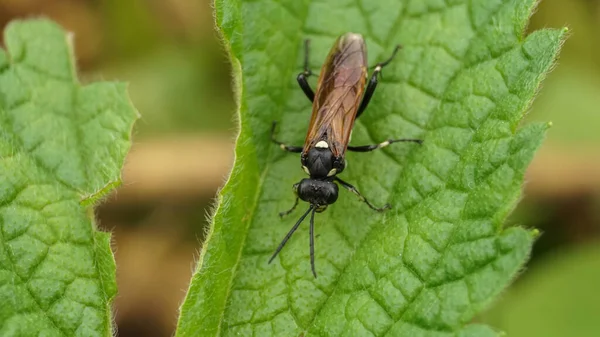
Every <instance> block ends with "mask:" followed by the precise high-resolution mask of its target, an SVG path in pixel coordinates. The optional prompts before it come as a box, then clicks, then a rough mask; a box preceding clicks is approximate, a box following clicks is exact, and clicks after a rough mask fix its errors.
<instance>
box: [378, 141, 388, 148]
mask: <svg viewBox="0 0 600 337" xmlns="http://www.w3.org/2000/svg"><path fill="white" fill-rule="evenodd" d="M388 145H390V141H389V140H386V141H385V142H383V143H380V144H379V145H378V146H377V147H378V148H382V147H386V146H388Z"/></svg>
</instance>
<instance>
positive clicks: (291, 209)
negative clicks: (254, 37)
mask: <svg viewBox="0 0 600 337" xmlns="http://www.w3.org/2000/svg"><path fill="white" fill-rule="evenodd" d="M296 206H298V197H296V202H294V206H292V208H290V209H288V210H287V211H284V212H279V216H280V217H282V218H283V217H284V216H286V215H288V214H290V213H292V212H293V211H294V210H295V209H296Z"/></svg>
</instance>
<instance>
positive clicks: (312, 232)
mask: <svg viewBox="0 0 600 337" xmlns="http://www.w3.org/2000/svg"><path fill="white" fill-rule="evenodd" d="M316 210H317V208H316V207H315V208H313V211H312V213H311V214H310V230H309V231H310V269H311V270H312V273H313V275H314V276H315V278H317V271H316V270H315V211H316Z"/></svg>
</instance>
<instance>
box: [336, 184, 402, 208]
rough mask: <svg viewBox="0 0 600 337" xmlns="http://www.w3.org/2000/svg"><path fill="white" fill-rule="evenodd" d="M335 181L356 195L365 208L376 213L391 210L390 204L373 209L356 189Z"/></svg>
mask: <svg viewBox="0 0 600 337" xmlns="http://www.w3.org/2000/svg"><path fill="white" fill-rule="evenodd" d="M335 180H336V181H337V182H338V183H340V184H341V185H342V186H344V187H345V188H346V189H347V190H348V191H350V192H352V193H354V194H356V195H357V196H358V197H359V198H360V201H362V202H364V203H365V204H367V206H369V207H370V208H371V209H372V210H374V211H377V212H383V211H385V210H386V209H390V208H392V206H390V204H385V205H383V207H375V206H373V204H371V203H370V202H369V200H367V198H365V197H364V196H363V195H362V194H360V192H359V191H358V190H357V189H356V187H354V186H352V185H350V184H348V183H347V182H345V181H343V180H342V179H340V178H338V177H335Z"/></svg>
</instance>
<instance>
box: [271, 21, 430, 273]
mask: <svg viewBox="0 0 600 337" xmlns="http://www.w3.org/2000/svg"><path fill="white" fill-rule="evenodd" d="M399 49H400V46H397V47H396V49H394V52H393V54H392V56H391V57H390V58H389V59H388V60H386V61H384V62H381V63H378V64H377V65H376V66H375V70H374V71H373V74H372V75H371V78H370V80H369V83H368V84H367V76H368V72H367V49H366V45H365V41H364V39H363V37H362V36H361V35H360V34H354V33H346V34H344V35H342V36H340V37H339V38H338V39H337V40H336V42H335V44H334V45H333V47H332V48H331V51H330V52H329V55H328V56H327V59H326V61H325V63H324V64H323V67H322V69H321V74H320V76H319V81H318V83H317V92H316V94H315V93H314V92H313V91H312V89H311V88H310V85H309V84H308V81H307V79H308V77H309V76H310V75H312V72H311V71H310V69H309V67H308V40H307V41H306V42H305V56H304V71H303V72H302V73H300V74H299V75H298V78H297V80H298V84H299V85H300V88H302V91H304V93H305V94H306V96H307V97H308V99H310V100H311V102H313V107H312V115H311V118H310V124H309V126H308V132H307V133H306V140H305V141H304V146H302V147H300V146H289V145H285V144H284V143H282V142H279V141H277V140H276V139H275V135H274V133H275V126H276V123H275V122H274V123H273V127H272V129H271V139H272V140H273V142H275V143H277V144H279V146H280V147H281V149H282V150H285V151H289V152H296V153H301V162H302V169H303V170H304V171H305V172H306V173H307V174H308V175H309V176H310V178H305V179H302V180H301V181H300V182H299V183H297V184H294V191H295V193H296V202H295V203H294V206H293V207H292V208H291V209H290V210H288V211H286V212H282V213H280V215H282V216H283V215H287V214H289V213H290V212H292V211H293V210H294V209H295V208H296V206H297V205H298V199H302V200H303V201H306V202H308V203H309V204H310V206H309V208H308V210H306V212H304V214H303V215H302V216H301V217H300V219H299V220H298V221H297V222H296V224H295V225H294V227H292V229H291V230H290V231H289V232H288V234H287V235H286V236H285V238H283V240H282V241H281V243H280V244H279V247H277V250H275V253H274V254H273V256H272V257H271V259H270V260H269V263H271V262H272V261H273V259H275V257H276V256H277V254H279V252H280V251H281V249H282V248H283V246H284V245H285V244H286V242H287V241H288V240H289V238H290V237H291V236H292V234H294V232H295V231H296V229H297V228H298V227H299V226H300V224H301V223H302V221H303V220H304V219H305V218H306V217H307V216H308V214H309V213H310V264H311V269H312V272H313V275H314V276H315V277H317V272H316V271H315V254H314V219H315V212H323V211H324V210H325V209H326V208H327V206H328V205H331V204H333V203H334V202H335V201H336V200H337V198H338V185H337V184H340V185H342V186H343V187H344V188H346V189H348V190H349V191H350V192H352V193H354V194H356V195H357V196H358V197H359V198H360V200H361V201H363V202H365V203H366V204H367V205H368V206H369V207H370V208H371V209H373V210H375V211H378V212H382V211H384V210H386V209H388V208H390V205H389V204H386V205H385V206H383V207H381V208H378V207H375V206H373V205H372V204H371V203H370V202H369V201H368V200H367V199H366V198H365V197H363V196H362V195H361V194H360V192H358V190H357V189H356V188H355V187H354V186H352V185H350V184H349V183H347V182H345V181H343V180H342V179H340V178H339V177H338V176H337V175H338V174H339V173H341V172H342V171H343V170H344V166H345V163H346V161H345V158H344V156H345V152H346V150H350V151H356V152H368V151H373V150H376V149H380V148H382V147H385V146H388V145H390V144H392V143H396V142H415V143H419V144H420V143H422V140H420V139H389V140H386V141H384V142H382V143H379V144H376V145H364V146H349V145H348V142H349V140H350V134H351V132H352V127H353V126H354V121H355V120H356V119H357V118H358V117H360V115H361V114H362V113H363V112H364V110H365V109H366V107H367V105H368V104H369V101H370V100H371V97H372V96H373V92H375V88H376V87H377V79H378V76H379V73H380V72H381V69H382V68H383V67H384V66H386V65H387V64H388V63H390V62H391V61H392V59H393V58H394V56H395V55H396V53H397V52H398V50H399ZM365 86H366V89H365ZM336 183H337V184H336Z"/></svg>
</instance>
